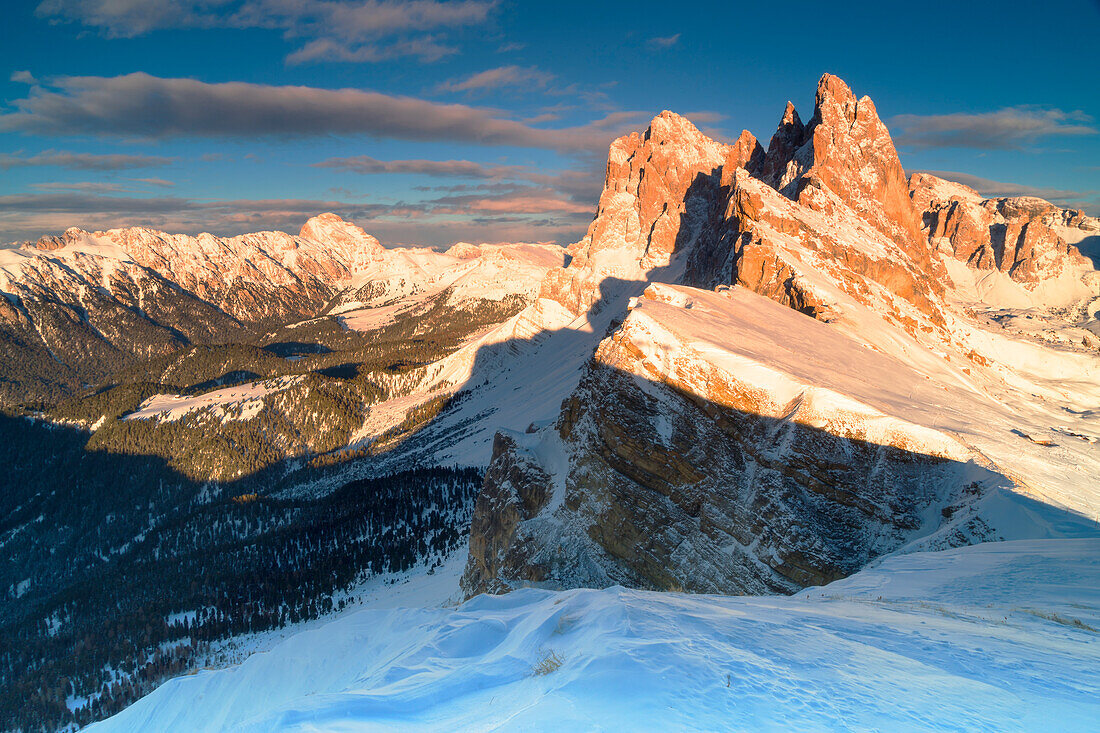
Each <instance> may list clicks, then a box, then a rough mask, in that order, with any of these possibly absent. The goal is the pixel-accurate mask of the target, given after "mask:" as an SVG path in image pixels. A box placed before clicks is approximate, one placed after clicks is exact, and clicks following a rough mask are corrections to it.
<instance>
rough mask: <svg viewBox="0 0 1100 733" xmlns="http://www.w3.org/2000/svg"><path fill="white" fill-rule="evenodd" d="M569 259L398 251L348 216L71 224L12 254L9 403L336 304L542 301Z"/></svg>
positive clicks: (493, 251)
mask: <svg viewBox="0 0 1100 733" xmlns="http://www.w3.org/2000/svg"><path fill="white" fill-rule="evenodd" d="M562 258H563V252H562V249H561V248H560V247H556V246H553V245H536V244H517V245H481V246H477V245H468V244H464V245H456V246H455V247H454V248H452V249H451V250H450V251H449V252H447V253H441V252H437V251H435V250H431V249H426V248H421V249H398V248H395V249H387V248H385V247H383V246H382V245H381V244H379V242H378V240H377V239H375V238H374V237H372V236H370V235H369V234H367V233H366V232H364V231H363V230H362V229H361V228H359V227H358V226H356V225H354V224H352V223H350V222H346V221H344V220H342V219H341V218H340V217H339V216H337V215H335V214H321V215H319V216H315V217H313V218H312V219H310V220H309V221H307V222H306V224H305V225H304V226H303V227H302V230H301V232H300V233H299V234H298V236H292V235H290V234H286V233H283V232H257V233H254V234H244V235H241V236H237V237H228V238H224V237H215V236H213V235H210V234H200V235H199V236H198V237H191V236H187V235H182V234H166V233H164V232H158V231H155V230H152V229H146V228H141V227H131V228H127V229H112V230H109V231H105V232H94V233H93V232H85V231H82V230H80V229H75V228H74V229H69V230H67V231H66V232H65V233H64V234H62V235H61V236H58V237H43V238H42V239H40V240H39V241H38V242H36V243H33V244H27V245H23V246H21V247H18V248H13V249H0V293H2V294H3V296H4V297H3V298H2V299H0V330H2V332H3V334H4V336H5V338H4V339H3V347H2V349H3V350H2V351H0V367H2V369H3V372H4V375H5V389H4V390H3V392H2V394H0V398H3V399H4V401H6V402H9V403H10V402H13V401H25V400H26V399H27V398H28V397H31V396H43V397H47V398H49V397H50V396H53V397H54V398H55V399H56V396H57V395H58V394H65V393H68V392H72V391H74V390H78V389H79V388H80V386H81V384H82V383H96V382H97V381H99V380H101V379H104V378H105V377H107V376H110V375H111V374H112V373H113V372H115V371H118V370H119V369H120V368H123V367H125V366H128V365H131V364H133V363H135V362H137V361H140V360H143V359H148V358H151V357H156V356H162V355H164V354H168V353H172V352H173V351H176V350H179V349H182V348H185V347H187V346H190V345H194V344H210V343H225V342H231V341H240V340H245V339H247V338H249V337H250V336H253V335H255V334H257V333H263V331H264V330H271V329H273V328H276V327H279V326H282V325H285V324H289V323H293V322H296V321H301V320H304V319H309V318H312V317H315V316H317V315H320V314H322V313H324V312H327V311H329V310H332V309H335V308H337V307H338V308H340V309H341V310H345V311H352V312H351V313H350V314H349V315H348V316H347V317H348V318H352V319H354V317H355V313H354V309H355V308H356V307H367V306H372V305H379V304H387V305H389V306H390V307H391V315H392V314H395V313H398V312H402V311H404V310H407V309H408V308H410V307H412V306H413V305H415V304H416V303H420V302H423V301H425V300H427V299H430V298H431V297H432V296H435V295H439V294H440V293H442V292H443V291H444V290H447V291H448V302H449V303H450V304H461V303H463V302H468V301H473V300H478V299H484V300H491V301H501V300H503V299H504V298H506V297H508V296H510V295H516V296H520V297H529V296H530V295H531V294H533V292H532V291H534V290H535V289H536V288H537V286H538V283H539V282H540V281H541V279H542V277H543V275H544V274H545V273H546V271H547V270H548V269H549V268H552V267H557V266H560V265H561V263H562ZM351 323H352V326H353V327H354V324H355V321H354V320H352V321H351Z"/></svg>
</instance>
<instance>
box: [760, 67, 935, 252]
mask: <svg viewBox="0 0 1100 733" xmlns="http://www.w3.org/2000/svg"><path fill="white" fill-rule="evenodd" d="M800 124H801V123H799V122H798V117H797V113H796V112H795V111H794V108H793V106H792V105H791V104H790V103H788V105H787V108H786V110H785V111H784V113H783V121H782V122H781V123H780V125H779V129H778V130H777V131H776V134H775V136H773V137H772V143H771V145H769V147H768V155H767V158H766V162H765V172H764V176H763V177H764V179H765V180H766V181H767V182H768V183H769V184H770V185H772V186H773V187H774V188H776V189H777V190H779V191H781V192H782V193H783V194H784V195H785V196H787V197H788V198H791V199H794V200H796V201H798V202H799V203H801V204H804V205H807V206H810V207H811V208H816V209H821V208H828V207H829V206H831V202H829V201H828V200H826V199H827V198H828V197H827V196H823V195H822V194H821V193H820V192H819V191H818V189H820V188H825V189H828V191H830V192H831V193H832V194H833V195H835V196H836V197H838V198H840V199H841V200H842V201H843V202H845V203H846V204H848V205H849V206H851V207H852V208H854V209H856V210H857V211H861V212H864V215H865V216H866V218H867V219H868V221H869V222H870V223H871V224H873V225H874V226H875V227H876V228H878V229H879V230H881V231H882V232H883V233H885V234H887V235H888V236H890V237H891V238H892V239H894V240H895V241H896V242H898V244H899V245H901V246H902V248H903V249H905V250H907V251H908V252H909V253H910V254H911V255H913V256H914V257H916V258H917V259H920V258H921V255H922V250H923V244H922V243H921V242H922V237H921V235H920V225H919V219H918V217H917V213H916V211H915V209H914V207H913V203H912V201H911V200H910V198H909V185H908V181H907V180H906V176H905V170H904V169H903V168H902V166H901V160H900V159H899V158H898V153H897V150H896V149H895V148H894V142H893V140H892V139H891V138H890V132H889V131H888V130H887V129H886V125H885V124H883V122H882V120H881V119H879V116H878V110H876V109H875V103H874V102H872V101H871V99H870V98H869V97H862V98H860V99H858V100H857V99H856V96H855V94H853V93H852V90H851V88H850V87H849V86H848V85H847V84H846V83H845V82H844V81H843V80H842V79H841V78H840V77H837V76H834V75H832V74H823V75H822V76H821V79H820V80H819V81H818V83H817V95H816V99H815V104H814V116H813V118H812V119H811V120H810V123H809V124H808V125H806V126H805V129H804V130H803V131H802V134H801V135H799V134H798V131H799V127H800Z"/></svg>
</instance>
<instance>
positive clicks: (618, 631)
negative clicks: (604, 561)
mask: <svg viewBox="0 0 1100 733" xmlns="http://www.w3.org/2000/svg"><path fill="white" fill-rule="evenodd" d="M1098 554H1100V539H1087V540H1086V539H1082V540H1044V541H1028V542H1007V543H996V544H991V545H982V546H977V547H967V548H961V549H957V550H950V551H946V552H938V553H919V554H913V555H907V556H901V557H892V558H888V559H886V560H885V561H883V562H882V563H880V564H878V565H877V566H875V567H873V568H871V569H867V570H864V571H863V572H861V573H858V574H856V575H854V576H852V577H851V578H849V579H847V580H845V581H840V582H837V583H834V584H831V585H828V586H825V587H822V588H813V589H810V590H807V591H805V592H803V593H801V594H800V595H798V596H794V597H767V598H752V597H722V596H705V595H702V596H700V595H695V596H692V595H683V594H678V593H653V592H648V591H639V590H627V589H624V588H621V587H615V588H608V589H605V590H601V591H595V590H572V591H564V592H551V591H545V590H535V589H527V590H520V591H517V592H514V593H511V594H509V595H507V596H501V597H493V596H479V597H478V598H475V599H473V600H470V601H467V602H466V603H464V604H463V605H461V606H459V607H458V608H453V609H452V608H415V609H395V610H367V611H361V612H358V613H355V614H352V615H349V616H346V617H343V618H341V619H339V620H337V621H335V622H333V623H330V624H328V625H327V626H323V627H320V628H316V629H314V630H310V631H306V632H302V633H300V634H298V635H296V636H294V637H292V638H290V639H288V640H287V641H285V642H283V643H282V644H280V645H279V646H277V647H275V648H274V649H272V650H271V651H270V652H267V653H263V654H256V655H254V656H252V657H250V658H249V659H247V660H246V661H245V662H244V663H243V664H241V665H240V666H238V667H234V668H231V669H226V670H221V671H202V672H199V673H197V674H195V675H191V676H188V677H181V678H178V679H175V680H172V681H171V682H169V683H167V684H165V685H163V686H162V687H161V688H160V689H158V690H157V691H156V692H154V693H153V694H151V695H150V696H148V697H147V698H145V699H143V700H140V701H139V702H137V703H136V704H134V705H133V706H132V707H131V708H129V709H127V710H125V711H123V712H122V713H121V714H119V715H117V716H116V717H114V718H111V719H109V720H107V721H104V722H103V723H100V724H98V725H96V726H94V727H93V728H92V730H94V731H96V732H97V733H100V732H104V733H106V732H109V731H116V730H117V731H124V730H125V731H131V730H139V729H140V730H184V729H186V730H189V731H230V730H231V731H241V732H243V731H275V730H288V731H290V730H349V729H355V730H439V731H456V730H563V731H564V730H608V731H610V730H746V731H748V730H753V731H757V730H792V729H796V730H848V729H857V730H892V731H916V730H960V731H962V730H998V731H1031V730H1045V729H1049V727H1050V726H1051V725H1052V724H1054V725H1056V727H1057V729H1058V730H1062V731H1087V730H1094V729H1095V722H1096V720H1097V718H1098V717H1100V702H1098V700H1100V682H1098V680H1100V648H1098V647H1097V644H1096V643H1095V641H1096V635H1097V633H1098V629H1100V591H1098V590H1097V589H1098V588H1100V566H1098V565H1097V563H1096V562H1095V558H1096V556H1097V555H1098ZM1055 721H1056V722H1055Z"/></svg>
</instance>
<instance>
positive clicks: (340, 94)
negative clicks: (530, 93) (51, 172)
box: [0, 72, 641, 151]
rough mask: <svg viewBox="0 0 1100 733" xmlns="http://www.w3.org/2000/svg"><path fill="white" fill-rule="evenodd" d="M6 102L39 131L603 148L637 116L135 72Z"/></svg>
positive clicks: (10, 117) (6, 125)
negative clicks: (527, 111)
mask: <svg viewBox="0 0 1100 733" xmlns="http://www.w3.org/2000/svg"><path fill="white" fill-rule="evenodd" d="M12 106H13V107H14V108H15V110H16V111H14V112H9V113H7V114H3V115H0V130H17V131H22V132H29V133H33V134H37V135H88V134H91V135H101V136H121V137H134V136H139V137H152V138H164V137H244V138H255V137H257V136H303V135H329V134H356V133H359V134H366V135H373V136H376V137H380V138H392V139H402V140H441V141H452V142H468V143H479V144H483V145H510V146H518V147H533V148H547V149H554V150H561V151H577V150H602V149H604V148H605V147H606V146H607V145H608V143H609V142H610V141H611V140H612V139H613V138H614V137H615V136H616V135H618V134H622V133H623V132H625V131H626V130H628V129H633V128H634V127H636V126H637V124H638V122H639V121H640V119H641V118H640V116H639V114H638V113H634V112H615V113H611V114H608V115H607V116H606V117H604V118H603V119H600V120H595V121H593V122H590V123H588V124H585V125H580V126H576V127H568V128H557V129H547V128H539V127H533V126H531V125H529V124H525V123H523V122H519V121H516V120H512V119H507V118H504V117H501V116H500V113H499V112H498V111H496V110H491V109H485V108H478V107H472V106H468V105H463V104H440V103H437V102H431V101H428V100H424V99H418V98H416V97H404V96H392V95H388V94H382V93H379V92H370V91H363V90H359V89H319V88H316V87H306V86H270V85H265V84H251V83H245V82H227V83H220V84H209V83H206V82H201V81H197V80H194V79H164V78H160V77H156V76H151V75H149V74H145V73H140V72H139V73H133V74H127V75H125V76H116V77H98V76H79V77H76V76H74V77H60V78H58V79H54V80H52V86H51V87H50V88H44V87H35V88H33V89H32V90H31V93H30V94H29V95H28V96H27V97H26V98H24V99H18V100H15V101H14V102H13V103H12Z"/></svg>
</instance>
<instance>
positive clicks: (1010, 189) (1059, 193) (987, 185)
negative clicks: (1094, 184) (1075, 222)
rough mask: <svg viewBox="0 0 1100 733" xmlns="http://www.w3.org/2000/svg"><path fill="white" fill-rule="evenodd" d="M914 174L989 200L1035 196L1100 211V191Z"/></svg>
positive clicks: (950, 174) (951, 173)
mask: <svg viewBox="0 0 1100 733" xmlns="http://www.w3.org/2000/svg"><path fill="white" fill-rule="evenodd" d="M911 172H912V173H928V174H931V175H933V176H937V177H939V178H943V179H945V180H948V181H954V182H955V183H961V184H962V185H964V186H969V187H970V188H972V189H974V190H975V191H977V192H978V193H980V194H981V195H982V196H985V197H987V198H1000V197H1003V196H1006V197H1011V196H1034V197H1036V198H1041V199H1045V200H1047V201H1049V202H1051V203H1052V204H1057V205H1058V206H1062V207H1064V208H1069V209H1086V210H1091V211H1090V213H1093V214H1095V213H1097V210H1098V209H1100V200H1098V199H1100V191H1095V190H1070V189H1064V188H1052V187H1045V186H1025V185H1021V184H1019V183H1005V182H1003V181H993V180H990V179H988V178H982V177H981V176H974V175H971V174H969V173H959V172H957V171H924V170H920V171H911Z"/></svg>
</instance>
